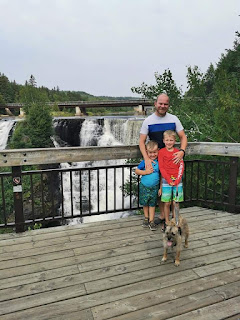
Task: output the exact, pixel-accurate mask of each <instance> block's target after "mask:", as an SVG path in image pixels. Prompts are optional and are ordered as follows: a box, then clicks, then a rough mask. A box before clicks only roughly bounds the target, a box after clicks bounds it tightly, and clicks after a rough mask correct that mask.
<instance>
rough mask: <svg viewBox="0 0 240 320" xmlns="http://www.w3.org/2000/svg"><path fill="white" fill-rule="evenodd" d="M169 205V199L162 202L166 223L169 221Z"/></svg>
mask: <svg viewBox="0 0 240 320" xmlns="http://www.w3.org/2000/svg"><path fill="white" fill-rule="evenodd" d="M170 206H171V201H170V202H165V203H164V214H165V222H166V223H168V222H169V215H170Z"/></svg>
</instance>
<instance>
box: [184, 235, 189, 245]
mask: <svg viewBox="0 0 240 320" xmlns="http://www.w3.org/2000/svg"><path fill="white" fill-rule="evenodd" d="M188 236H189V234H188V233H187V234H186V235H185V242H184V247H185V248H188Z"/></svg>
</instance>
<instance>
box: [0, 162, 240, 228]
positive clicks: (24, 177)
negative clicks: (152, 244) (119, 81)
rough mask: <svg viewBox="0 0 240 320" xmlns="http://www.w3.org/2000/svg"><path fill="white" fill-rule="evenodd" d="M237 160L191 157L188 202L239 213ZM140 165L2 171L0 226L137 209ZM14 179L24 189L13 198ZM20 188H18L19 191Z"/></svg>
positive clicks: (187, 165) (187, 175)
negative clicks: (197, 158) (136, 169)
mask: <svg viewBox="0 0 240 320" xmlns="http://www.w3.org/2000/svg"><path fill="white" fill-rule="evenodd" d="M236 159H237V158H230V161H214V160H186V161H185V172H184V195H185V201H184V203H183V205H185V206H192V205H200V206H204V207H210V208H220V209H222V210H226V211H230V212H235V213H239V211H240V199H239V194H240V192H239V190H238V188H239V186H238V185H237V180H239V174H238V173H237V172H239V170H238V171H237V167H238V162H237V161H236ZM135 167H136V164H124V165H112V166H106V167H84V168H77V167H71V168H65V169H62V168H57V169H47V170H30V171H21V170H20V171H17V170H19V168H20V167H15V169H14V170H15V172H14V173H11V172H5V173H1V174H0V181H1V182H0V210H1V211H0V227H15V228H16V230H17V231H23V230H25V229H26V227H27V226H28V225H30V224H34V223H42V224H43V225H44V226H48V225H49V224H50V225H51V224H52V223H56V224H57V223H59V224H62V223H65V222H66V221H69V219H80V220H81V219H82V218H83V217H87V216H92V215H101V214H108V213H113V212H121V211H129V210H138V209H139V208H141V206H140V205H139V200H138V195H139V180H140V179H139V177H138V176H136V174H135ZM13 177H19V179H20V180H21V188H22V192H17V195H18V196H17V197H16V194H15V196H13V193H14V192H13V191H14V189H13V188H15V187H16V188H18V187H19V186H18V185H17V183H18V181H15V182H16V185H15V186H14V187H13V183H12V180H13ZM16 190H17V191H19V190H18V189H16Z"/></svg>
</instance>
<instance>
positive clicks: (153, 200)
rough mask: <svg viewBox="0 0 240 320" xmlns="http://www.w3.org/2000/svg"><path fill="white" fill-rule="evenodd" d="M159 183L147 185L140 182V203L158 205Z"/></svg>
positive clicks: (151, 205) (150, 205)
mask: <svg viewBox="0 0 240 320" xmlns="http://www.w3.org/2000/svg"><path fill="white" fill-rule="evenodd" d="M158 190H159V185H158V184H157V185H156V186H153V187H146V186H144V184H142V183H141V182H140V184H139V203H140V205H142V206H148V207H156V205H157V199H158Z"/></svg>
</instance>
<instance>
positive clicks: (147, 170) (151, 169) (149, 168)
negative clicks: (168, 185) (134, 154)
mask: <svg viewBox="0 0 240 320" xmlns="http://www.w3.org/2000/svg"><path fill="white" fill-rule="evenodd" d="M145 173H146V174H150V173H153V167H152V166H151V167H148V168H146V169H145Z"/></svg>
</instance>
